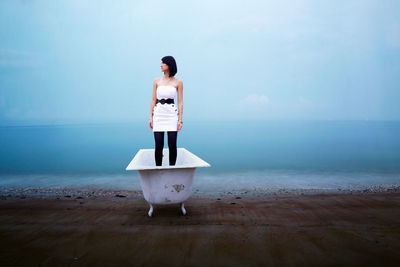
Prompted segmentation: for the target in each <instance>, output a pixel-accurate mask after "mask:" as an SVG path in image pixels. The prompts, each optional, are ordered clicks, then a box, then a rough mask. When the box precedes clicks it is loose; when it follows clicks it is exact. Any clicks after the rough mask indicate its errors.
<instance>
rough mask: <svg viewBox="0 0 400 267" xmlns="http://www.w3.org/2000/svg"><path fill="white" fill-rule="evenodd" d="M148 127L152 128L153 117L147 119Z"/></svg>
mask: <svg viewBox="0 0 400 267" xmlns="http://www.w3.org/2000/svg"><path fill="white" fill-rule="evenodd" d="M149 127H150V129H152V130H153V119H149Z"/></svg>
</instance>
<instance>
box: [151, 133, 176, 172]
mask: <svg viewBox="0 0 400 267" xmlns="http://www.w3.org/2000/svg"><path fill="white" fill-rule="evenodd" d="M177 137H178V132H177V131H168V148H169V165H175V162H176V155H177V149H176V138H177ZM154 140H155V142H156V149H155V152H154V157H155V159H156V166H161V165H162V157H163V153H162V152H163V148H164V132H154Z"/></svg>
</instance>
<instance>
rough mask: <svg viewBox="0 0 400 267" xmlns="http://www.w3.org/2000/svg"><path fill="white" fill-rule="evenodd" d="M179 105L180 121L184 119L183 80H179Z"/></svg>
mask: <svg viewBox="0 0 400 267" xmlns="http://www.w3.org/2000/svg"><path fill="white" fill-rule="evenodd" d="M178 107H179V119H178V121H182V115H183V82H182V81H181V80H179V83H178Z"/></svg>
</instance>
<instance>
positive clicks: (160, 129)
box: [149, 56, 183, 166]
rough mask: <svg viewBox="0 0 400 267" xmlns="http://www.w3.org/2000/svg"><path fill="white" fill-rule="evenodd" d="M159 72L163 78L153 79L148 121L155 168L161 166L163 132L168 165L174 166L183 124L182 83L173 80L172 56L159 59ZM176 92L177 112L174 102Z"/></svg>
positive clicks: (173, 64)
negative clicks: (152, 142) (166, 136)
mask: <svg viewBox="0 0 400 267" xmlns="http://www.w3.org/2000/svg"><path fill="white" fill-rule="evenodd" d="M161 71H162V72H164V76H163V77H159V78H155V79H154V82H153V96H152V98H151V104H150V120H149V126H150V129H153V132H154V140H155V146H156V149H155V152H154V157H155V162H156V166H161V165H162V157H163V153H162V152H163V148H164V132H165V131H167V132H168V148H169V165H175V162H176V156H177V148H176V139H177V136H178V132H179V131H180V130H181V129H182V123H183V122H182V110H183V99H182V95H183V94H182V91H183V83H182V81H181V80H180V79H177V78H175V74H176V72H177V67H176V62H175V59H174V58H173V57H172V56H165V57H163V58H162V59H161ZM177 91H178V106H179V111H178V108H177V107H176V105H175V102H174V98H175V95H176V92H177Z"/></svg>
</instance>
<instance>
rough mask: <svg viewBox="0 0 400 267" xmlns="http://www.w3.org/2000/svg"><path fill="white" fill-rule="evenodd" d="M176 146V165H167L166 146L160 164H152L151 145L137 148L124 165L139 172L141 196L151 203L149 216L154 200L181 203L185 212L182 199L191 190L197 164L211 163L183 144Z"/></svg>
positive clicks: (190, 192)
mask: <svg viewBox="0 0 400 267" xmlns="http://www.w3.org/2000/svg"><path fill="white" fill-rule="evenodd" d="M177 150H178V151H177V152H178V153H177V158H176V163H175V166H169V150H168V148H164V149H163V161H162V166H156V164H155V158H154V149H140V150H139V151H138V152H137V153H136V155H135V157H134V158H133V159H132V161H131V162H130V163H129V165H128V167H126V170H127V171H129V170H137V171H138V172H139V178H140V185H141V186H142V191H143V196H144V198H145V199H146V201H147V202H148V203H149V205H150V209H149V212H148V215H149V216H151V215H152V214H153V205H155V204H162V205H165V204H174V203H180V204H181V210H182V213H183V214H186V210H185V207H184V201H185V200H187V199H188V198H189V197H190V196H191V194H192V184H193V178H194V174H195V170H196V168H198V167H210V166H211V165H210V164H208V163H207V162H205V161H204V160H202V159H201V158H199V157H197V156H196V155H194V154H193V153H191V152H189V151H188V150H187V149H185V148H177Z"/></svg>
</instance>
